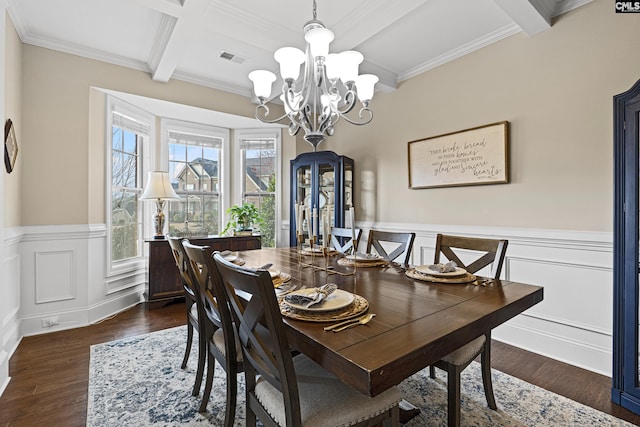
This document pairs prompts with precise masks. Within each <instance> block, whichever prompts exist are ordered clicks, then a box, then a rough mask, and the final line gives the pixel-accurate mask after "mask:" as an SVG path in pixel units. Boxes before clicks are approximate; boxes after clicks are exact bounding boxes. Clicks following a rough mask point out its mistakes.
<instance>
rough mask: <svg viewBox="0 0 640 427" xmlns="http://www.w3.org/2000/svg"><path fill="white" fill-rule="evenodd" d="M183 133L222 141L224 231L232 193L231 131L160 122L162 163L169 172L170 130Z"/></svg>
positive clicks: (207, 126)
mask: <svg viewBox="0 0 640 427" xmlns="http://www.w3.org/2000/svg"><path fill="white" fill-rule="evenodd" d="M170 129H171V130H175V131H177V132H183V133H196V134H200V135H207V136H211V137H213V138H220V139H222V152H221V153H220V212H221V215H220V218H219V219H218V221H219V223H218V230H222V229H224V225H225V224H226V217H225V216H226V212H227V209H228V208H229V206H231V205H230V204H229V200H230V197H229V194H230V192H231V171H230V170H229V164H230V160H229V156H230V146H231V143H230V141H229V140H230V137H229V134H230V132H229V129H226V128H221V127H217V126H211V125H207V124H203V123H193V122H186V121H183V120H175V119H161V120H160V135H161V136H160V142H161V144H160V145H161V149H160V162H161V164H162V165H163V170H169V130H170Z"/></svg>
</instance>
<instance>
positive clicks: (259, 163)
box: [238, 134, 279, 247]
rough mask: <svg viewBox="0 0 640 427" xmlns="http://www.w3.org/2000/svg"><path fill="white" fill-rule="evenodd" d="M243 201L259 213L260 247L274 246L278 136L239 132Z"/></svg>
mask: <svg viewBox="0 0 640 427" xmlns="http://www.w3.org/2000/svg"><path fill="white" fill-rule="evenodd" d="M238 141H239V149H240V162H241V170H242V175H241V179H242V183H241V192H242V202H243V203H253V204H254V205H255V206H256V207H257V208H258V210H259V211H260V214H261V216H262V219H263V220H264V223H263V224H262V225H261V227H260V234H262V246H263V247H275V246H276V223H277V221H276V195H277V191H276V189H277V188H278V184H279V183H278V182H277V179H278V174H277V173H276V172H277V170H278V168H277V164H278V161H277V156H278V155H277V143H276V142H277V138H276V137H255V136H254V137H251V136H249V135H246V136H243V135H242V134H241V135H240V137H239V139H238Z"/></svg>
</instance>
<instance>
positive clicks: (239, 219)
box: [222, 203, 262, 236]
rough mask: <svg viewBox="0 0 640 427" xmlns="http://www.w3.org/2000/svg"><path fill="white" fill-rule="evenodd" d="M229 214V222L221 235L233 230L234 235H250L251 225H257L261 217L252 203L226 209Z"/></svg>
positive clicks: (251, 231)
mask: <svg viewBox="0 0 640 427" xmlns="http://www.w3.org/2000/svg"><path fill="white" fill-rule="evenodd" d="M227 213H228V214H229V222H227V225H226V226H225V228H224V230H222V234H226V233H227V231H229V230H230V229H233V234H234V235H236V236H237V235H251V234H252V233H253V225H254V224H257V225H259V224H260V223H261V222H262V217H261V216H260V212H259V211H258V208H256V206H255V205H254V204H253V203H243V204H242V205H233V206H231V207H230V208H229V209H227Z"/></svg>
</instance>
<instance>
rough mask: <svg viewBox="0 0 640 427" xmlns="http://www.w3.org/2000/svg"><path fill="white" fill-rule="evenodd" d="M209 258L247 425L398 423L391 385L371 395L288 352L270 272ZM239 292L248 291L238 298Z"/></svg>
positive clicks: (327, 426)
mask: <svg viewBox="0 0 640 427" xmlns="http://www.w3.org/2000/svg"><path fill="white" fill-rule="evenodd" d="M214 260H215V262H216V265H217V266H218V270H219V272H220V275H221V277H222V283H223V287H224V290H225V291H226V296H227V298H228V300H229V306H230V308H231V312H232V315H233V317H234V320H235V322H236V326H237V330H238V336H239V338H240V343H241V346H242V351H243V354H244V360H245V381H246V425H247V426H255V425H256V418H257V419H259V420H260V421H261V422H262V424H263V425H265V426H269V427H272V426H287V427H301V426H317V427H321V426H325V427H335V426H339V425H345V426H374V425H376V424H378V423H381V422H382V421H383V420H391V425H392V426H399V420H398V413H399V409H398V402H399V401H400V399H401V396H400V392H399V390H398V389H397V388H396V387H392V388H390V389H389V390H387V391H385V392H383V393H381V394H379V395H377V396H376V397H373V398H370V397H368V396H365V395H363V394H361V393H359V392H357V391H355V390H354V389H352V388H351V387H349V386H347V385H346V384H344V383H343V382H341V381H340V380H338V379H337V378H336V377H335V376H333V375H332V374H330V373H329V372H328V371H326V370H325V369H323V368H321V367H320V366H319V365H317V364H316V363H315V362H313V361H312V360H311V359H309V358H308V357H306V356H305V355H303V354H299V355H297V356H296V357H295V358H294V357H292V354H291V350H290V348H289V343H288V339H287V333H286V330H285V325H284V322H283V320H282V315H281V313H280V307H279V304H278V300H277V298H276V294H275V290H274V287H273V284H272V282H271V276H270V274H269V272H268V271H266V270H249V269H245V268H243V267H240V266H237V265H234V264H232V263H230V262H228V261H226V260H225V259H224V258H223V257H222V256H220V254H215V255H214ZM243 295H245V296H247V295H249V296H250V297H248V298H243Z"/></svg>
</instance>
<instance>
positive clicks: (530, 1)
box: [493, 0, 557, 36]
mask: <svg viewBox="0 0 640 427" xmlns="http://www.w3.org/2000/svg"><path fill="white" fill-rule="evenodd" d="M493 1H494V2H495V4H496V5H498V7H500V8H501V9H502V10H503V11H504V12H505V13H506V14H507V15H509V16H510V17H511V19H513V21H514V22H515V23H516V24H518V26H519V27H520V28H521V29H522V31H524V32H525V33H526V34H527V35H529V36H532V35H534V34H537V33H539V32H540V31H544V30H546V29H549V28H551V17H552V16H553V14H554V12H555V9H556V6H557V0H493Z"/></svg>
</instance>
